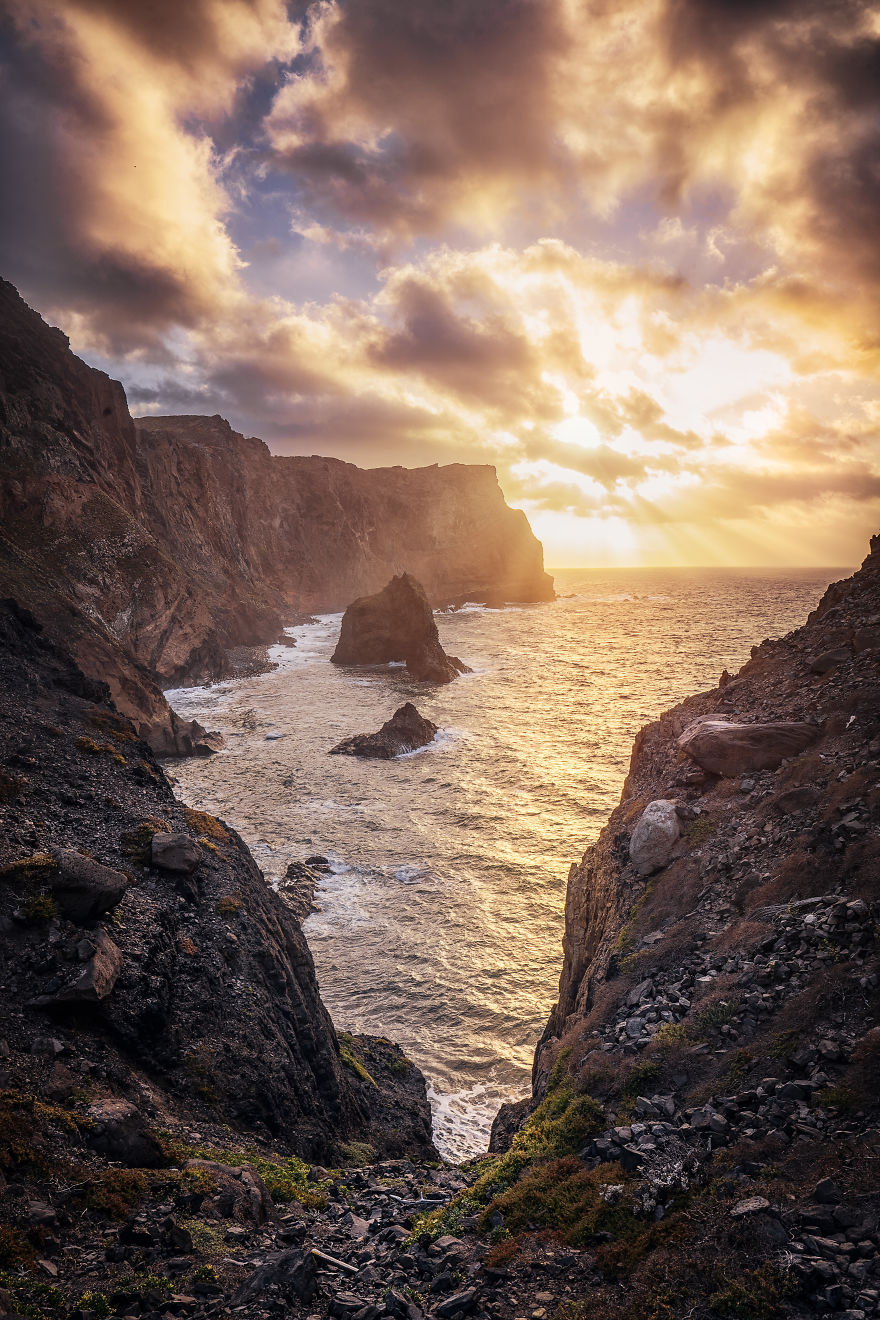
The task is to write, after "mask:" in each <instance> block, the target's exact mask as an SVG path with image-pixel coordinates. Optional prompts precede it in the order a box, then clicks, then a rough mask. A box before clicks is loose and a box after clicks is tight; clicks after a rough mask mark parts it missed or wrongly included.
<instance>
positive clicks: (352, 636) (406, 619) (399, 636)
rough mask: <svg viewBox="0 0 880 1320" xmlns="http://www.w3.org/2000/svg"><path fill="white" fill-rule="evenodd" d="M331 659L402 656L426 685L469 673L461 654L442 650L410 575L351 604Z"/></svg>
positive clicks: (351, 661)
mask: <svg viewBox="0 0 880 1320" xmlns="http://www.w3.org/2000/svg"><path fill="white" fill-rule="evenodd" d="M331 660H332V662H333V664H334V665H387V664H390V663H393V662H394V661H401V660H402V661H404V663H405V664H406V668H407V671H408V672H409V674H410V675H411V676H412V677H413V678H415V679H418V680H419V681H420V682H425V683H451V682H452V680H453V679H454V678H457V677H458V675H459V674H467V673H470V670H469V669H468V667H467V665H465V664H463V663H462V661H461V660H459V659H458V657H457V656H454V655H447V654H446V652H445V651H444V650H443V647H442V646H441V645H440V636H439V633H438V632H437V625H436V623H435V622H434V615H433V612H432V610H431V606H430V604H429V602H428V597H427V596H426V594H425V590H424V587H423V586H422V584H421V583H420V582H417V581H416V579H415V578H414V577H411V576H410V574H409V573H402V574H401V575H400V576H399V577H393V578H392V579H391V581H390V582H389V583H388V584H387V586H385V587H383V588H382V590H381V591H377V592H376V593H375V595H372V596H361V597H359V598H358V600H356V601H353V602H352V604H351V605H349V606H348V608H347V609H346V611H345V613H344V614H343V616H342V625H341V627H340V630H339V641H338V643H337V645H336V650H335V651H334V652H333V655H332V656H331ZM432 736H433V735H432Z"/></svg>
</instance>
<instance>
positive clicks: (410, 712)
mask: <svg viewBox="0 0 880 1320" xmlns="http://www.w3.org/2000/svg"><path fill="white" fill-rule="evenodd" d="M436 733H437V725H436V724H432V723H431V721H430V720H426V719H424V718H423V717H422V716H421V715H420V714H419V712H418V711H417V710H416V708H415V706H414V705H413V704H412V702H410V701H408V702H407V703H406V705H405V706H401V707H400V709H399V710H396V711H395V712H394V714H393V715H392V716H391V719H390V720H386V721H385V723H384V724H383V725H382V727H381V729H380V730H379V732H378V733H358V734H355V736H354V737H353V738H346V739H344V741H343V742H341V743H337V744H336V746H335V747H331V748H330V755H331V756H366V757H374V758H375V759H377V760H380V761H390V760H391V759H392V758H393V757H395V756H402V755H404V754H405V753H406V752H414V751H415V750H416V749H417V748H418V747H427V745H428V743H430V742H433V740H434V737H435V735H436Z"/></svg>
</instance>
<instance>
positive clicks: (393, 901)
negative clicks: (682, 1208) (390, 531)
mask: <svg viewBox="0 0 880 1320" xmlns="http://www.w3.org/2000/svg"><path fill="white" fill-rule="evenodd" d="M847 571H848V570H846V569H827V570H824V569H810V570H791V569H786V570H728V571H720V570H709V569H705V570H679V569H652V570H635V569H633V570H629V569H619V570H590V571H585V570H568V571H565V572H560V573H558V574H557V577H556V586H557V590H558V591H559V593H560V597H561V598H560V599H559V600H557V601H556V602H554V603H552V604H545V605H528V606H523V607H521V608H516V607H514V608H508V609H505V610H500V611H499V610H485V609H481V608H479V607H473V608H471V607H465V608H464V609H463V610H461V611H459V612H457V613H455V614H452V615H443V616H439V617H438V625H439V628H440V636H441V640H442V641H443V643H444V645H445V646H446V649H447V650H448V651H450V652H452V653H453V654H455V655H459V656H461V657H462V659H464V660H465V661H466V662H467V663H468V664H470V665H472V666H473V668H474V670H475V673H474V674H472V675H469V676H467V677H464V678H462V679H459V680H458V681H457V682H455V683H453V684H451V685H450V686H448V687H444V688H433V687H423V686H420V685H418V684H414V683H412V682H410V681H409V680H408V679H407V677H406V675H405V673H404V672H403V671H402V669H401V668H399V667H396V668H395V667H392V668H390V669H378V670H377V669H367V670H339V669H337V668H336V667H335V666H333V665H331V664H330V663H329V656H330V654H331V652H332V650H333V647H334V645H335V641H336V636H337V633H338V629H339V616H338V615H328V616H323V617H321V618H320V619H319V620H318V622H317V623H315V624H311V625H308V626H306V627H302V628H297V629H294V630H292V635H293V636H294V637H295V638H296V641H297V646H296V649H295V650H288V649H285V648H283V647H278V648H276V649H275V650H273V652H272V657H273V659H275V660H277V661H278V662H279V663H280V665H281V668H280V669H278V670H276V671H275V672H273V673H269V674H264V675H262V676H260V677H259V678H253V679H245V680H240V681H236V682H228V683H222V684H218V685H216V686H214V687H210V688H191V689H181V690H178V691H175V692H172V693H169V697H170V700H171V703H172V705H173V706H174V707H175V709H177V710H178V711H179V712H180V713H181V714H183V715H185V716H186V717H187V718H193V717H194V718H196V719H198V720H200V721H201V722H202V723H203V724H205V725H206V726H207V727H208V728H211V729H220V730H221V731H222V732H224V733H225V734H226V735H227V738H228V750H226V751H225V752H222V753H221V754H220V755H218V756H215V757H212V758H210V759H207V760H200V759H194V760H191V761H184V762H176V763H173V764H172V765H170V766H169V770H170V772H171V774H172V775H173V776H174V778H175V779H176V781H177V793H178V795H179V796H180V797H182V798H183V799H185V800H186V801H187V802H188V803H190V804H192V805H193V806H196V807H199V808H203V809H206V810H209V811H212V812H215V813H216V814H218V815H220V816H222V817H223V818H224V819H226V820H228V821H229V822H230V823H231V824H232V825H234V826H235V827H236V828H237V829H238V830H239V831H240V833H241V834H242V836H243V837H244V839H245V840H246V842H247V843H248V844H249V846H250V847H251V849H252V851H253V853H254V856H255V857H256V859H257V861H258V863H259V865H260V866H261V867H262V868H263V871H264V872H265V874H266V876H267V878H268V879H270V880H271V879H277V878H278V877H280V876H283V874H284V871H285V869H286V867H287V865H288V863H289V862H291V861H294V860H297V859H303V858H305V857H307V856H309V855H310V854H312V853H316V852H317V853H322V854H324V855H325V856H327V857H329V858H330V859H331V861H332V867H333V871H332V874H330V875H329V876H328V877H327V879H326V882H325V883H324V884H323V885H322V886H321V888H320V889H319V891H318V895H317V901H318V903H319V905H320V911H319V912H318V913H316V914H315V915H313V916H312V917H310V918H309V919H308V921H307V922H306V924H305V932H306V935H307V937H308V941H309V944H310V946H311V949H312V951H313V953H314V957H315V963H316V966H317V970H318V977H319V980H320V985H321V992H322V995H323V997H324V1000H325V1002H326V1003H327V1005H328V1007H329V1009H330V1012H331V1014H332V1016H333V1018H334V1021H335V1022H336V1024H337V1026H338V1027H340V1028H346V1029H350V1030H353V1031H356V1032H360V1031H363V1032H369V1033H371V1034H373V1035H384V1036H389V1037H391V1038H392V1039H394V1040H397V1041H399V1042H400V1044H401V1045H402V1046H403V1047H404V1049H405V1050H406V1051H407V1053H408V1054H409V1055H410V1056H411V1057H412V1058H413V1059H414V1060H415V1062H416V1063H418V1065H419V1066H420V1067H421V1068H422V1070H423V1071H424V1073H425V1075H426V1076H427V1078H428V1080H429V1084H430V1093H431V1099H432V1104H433V1106H434V1114H435V1132H436V1137H437V1140H438V1143H439V1145H440V1147H441V1149H442V1150H443V1151H444V1153H446V1154H447V1155H450V1156H456V1155H459V1156H461V1155H464V1154H471V1153H473V1152H475V1151H478V1150H481V1149H485V1145H486V1141H487V1137H488V1130H489V1126H490V1123H491V1120H492V1117H493V1115H494V1113H495V1111H496V1110H497V1108H498V1106H499V1104H501V1102H502V1101H504V1100H508V1099H512V1098H515V1097H518V1096H520V1095H522V1094H524V1093H525V1092H526V1091H527V1090H528V1085H529V1076H530V1069H531V1061H532V1053H533V1051H534V1047H535V1042H536V1040H537V1037H538V1036H539V1034H540V1032H541V1030H542V1028H543V1026H544V1022H545V1020H546V1017H547V1014H548V1011H549V1009H550V1007H551V1005H552V1003H553V1001H554V998H555V991H556V986H557V983H558V977H559V966H560V959H561V943H560V942H561V937H562V925H563V921H562V913H563V904H564V899H565V879H566V876H567V874H568V869H569V866H570V864H571V862H572V861H576V860H579V859H580V857H581V855H582V853H583V851H584V848H585V847H586V846H587V844H589V843H590V842H591V841H592V840H593V839H595V837H596V836H597V834H598V832H599V830H600V829H601V827H602V825H603V824H604V822H605V820H606V818H607V816H608V813H609V811H610V810H611V809H612V807H613V806H614V805H615V804H616V802H617V800H618V798H619V795H620V790H621V786H622V784H623V779H624V776H625V774H626V770H627V767H628V764H629V756H630V749H631V744H632V740H633V737H634V735H635V734H636V732H637V731H638V729H639V728H640V727H641V725H642V724H644V723H645V722H646V721H648V720H650V719H654V718H656V717H657V715H658V714H659V713H660V712H661V711H663V710H665V709H668V708H669V707H670V706H672V705H673V704H675V703H676V702H678V701H680V700H681V699H682V698H683V697H685V696H687V695H688V694H690V693H692V692H695V691H699V690H701V689H705V688H707V687H710V686H714V684H715V683H716V682H717V679H718V675H719V674H720V672H721V670H722V669H724V668H727V669H729V670H730V671H731V672H733V671H734V670H736V669H738V668H739V666H740V665H741V664H743V663H744V661H745V660H747V659H748V656H749V648H750V646H751V645H752V644H754V643H756V642H759V641H761V640H762V639H763V638H764V637H767V636H770V637H777V636H780V635H781V634H782V633H784V632H787V631H788V630H789V629H790V628H793V627H796V626H797V625H798V624H800V623H802V622H803V621H804V619H805V617H806V614H807V612H808V610H809V609H811V608H812V607H813V606H814V605H815V603H816V602H817V601H818V599H819V597H820V595H821V593H822V591H823V590H824V588H825V587H826V586H827V584H828V582H830V581H832V580H834V579H835V578H838V577H842V576H844V575H845V574H846V572H847ZM405 700H411V701H414V702H415V703H416V704H417V705H418V708H419V710H420V711H421V712H422V714H423V715H425V716H427V717H428V718H429V719H432V720H433V721H434V722H435V723H436V724H438V725H439V726H440V728H441V729H442V730H443V732H442V734H441V735H439V736H438V738H437V740H436V741H435V743H434V744H433V745H432V746H431V747H430V748H428V749H426V750H424V751H423V752H419V753H415V754H414V755H411V756H408V757H404V758H402V759H400V760H398V761H394V762H390V763H389V762H377V761H361V760H357V759H355V758H350V757H341V756H332V757H331V756H328V755H327V752H328V751H329V749H330V748H331V747H332V746H333V745H334V744H335V743H336V742H338V741H340V739H342V738H343V737H346V736H348V735H350V734H353V733H362V732H371V731H373V730H374V729H377V728H378V727H379V725H380V724H381V723H382V722H383V721H384V720H385V719H387V718H388V716H389V715H390V714H391V713H392V712H393V711H394V710H395V709H396V708H397V706H398V705H400V704H401V703H402V702H403V701H405ZM249 712H252V713H249ZM268 734H274V735H279V734H280V735H282V736H280V737H273V738H267V735H268Z"/></svg>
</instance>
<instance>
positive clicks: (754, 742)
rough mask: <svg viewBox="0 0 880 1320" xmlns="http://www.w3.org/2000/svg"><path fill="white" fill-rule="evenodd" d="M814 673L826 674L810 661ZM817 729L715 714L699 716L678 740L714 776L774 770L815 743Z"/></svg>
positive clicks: (792, 722) (801, 723)
mask: <svg viewBox="0 0 880 1320" xmlns="http://www.w3.org/2000/svg"><path fill="white" fill-rule="evenodd" d="M810 669H811V670H812V671H813V672H814V673H825V672H827V671H826V670H824V669H819V670H817V669H816V668H815V665H813V664H811V665H810ZM818 732H819V731H818V729H817V728H816V726H815V725H814V724H810V723H808V722H806V721H804V720H789V721H788V722H785V721H783V720H777V721H775V722H773V723H771V724H737V723H735V722H734V721H731V720H726V719H718V718H716V717H715V716H714V715H707V716H700V717H699V718H698V719H696V720H694V722H693V723H692V724H689V725H688V727H687V728H686V729H685V731H684V733H683V734H681V735H680V737H679V739H678V746H679V747H680V748H681V750H682V751H683V752H685V753H686V754H687V755H688V756H689V757H690V758H691V760H692V761H696V763H697V765H699V766H702V768H703V769H704V770H708V771H709V772H710V774H713V775H724V776H726V777H727V778H729V779H730V778H733V776H734V775H744V774H749V773H750V772H751V771H753V770H775V769H776V768H777V767H778V766H779V765H780V763H781V762H782V761H784V760H785V759H786V758H787V757H790V756H797V755H798V754H799V753H800V752H802V751H804V749H805V748H807V747H809V745H810V743H812V742H815V741H816V738H817V736H818Z"/></svg>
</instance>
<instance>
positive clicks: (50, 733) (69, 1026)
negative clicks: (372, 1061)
mask: <svg viewBox="0 0 880 1320" xmlns="http://www.w3.org/2000/svg"><path fill="white" fill-rule="evenodd" d="M77 674H78V671H77V670H76V667H75V666H74V665H73V663H72V662H71V661H70V659H69V657H67V656H65V655H64V653H63V652H61V651H59V649H58V648H57V647H56V646H54V645H53V644H52V643H51V642H50V641H48V640H47V639H46V637H45V635H44V634H43V633H42V632H41V631H40V629H39V626H38V625H37V624H36V623H35V621H34V620H33V619H30V618H28V617H27V616H26V615H23V614H22V613H21V612H20V611H18V610H16V609H14V608H10V607H8V606H5V607H4V606H3V605H2V604H0V764H3V765H6V766H9V767H12V768H13V769H12V771H5V772H4V777H3V778H2V779H0V816H2V828H0V940H2V945H3V960H4V967H5V969H6V971H7V973H8V974H6V975H4V978H3V984H2V985H0V1020H2V1021H3V1023H4V1031H3V1034H4V1037H7V1038H8V1041H9V1044H10V1045H11V1047H12V1051H13V1054H14V1055H15V1056H16V1057H18V1056H19V1055H21V1056H22V1057H24V1056H25V1055H26V1052H27V1050H28V1048H29V1044H30V1039H31V1037H32V1036H33V1035H34V1033H39V1032H40V1030H41V1029H42V1031H44V1032H46V1031H48V1032H51V1033H52V1034H53V1035H55V1036H57V1037H58V1038H59V1039H60V1040H61V1041H62V1043H64V1042H67V1045H66V1046H65V1047H66V1048H69V1049H74V1050H75V1052H76V1054H77V1056H78V1057H79V1058H80V1059H82V1060H86V1061H88V1064H89V1067H90V1068H91V1067H93V1066H94V1067H95V1068H96V1069H100V1070H101V1072H100V1075H101V1076H107V1077H108V1078H110V1079H113V1084H114V1085H116V1084H118V1085H119V1087H120V1088H121V1090H122V1091H123V1092H124V1093H126V1092H127V1091H128V1090H130V1089H131V1087H132V1085H133V1076H134V1075H135V1074H137V1075H139V1076H141V1077H148V1078H149V1079H150V1082H151V1085H153V1086H154V1087H155V1088H156V1092H155V1094H156V1095H157V1096H161V1097H162V1101H161V1103H162V1105H169V1106H170V1105H173V1104H177V1105H179V1106H181V1107H182V1108H183V1109H184V1110H185V1111H186V1112H188V1113H190V1114H191V1115H192V1117H191V1118H190V1120H189V1125H190V1126H192V1125H193V1124H194V1123H195V1122H196V1121H197V1119H196V1117H195V1116H196V1115H198V1114H200V1113H202V1112H203V1110H204V1107H205V1104H207V1111H208V1113H209V1114H213V1115H215V1116H216V1118H217V1119H218V1120H220V1119H221V1118H222V1121H224V1122H226V1123H229V1124H231V1125H232V1126H233V1127H236V1128H238V1129H239V1130H244V1131H250V1132H255V1133H259V1134H261V1135H263V1136H265V1135H267V1134H268V1133H271V1134H272V1135H273V1137H274V1138H275V1139H278V1140H283V1141H285V1142H286V1143H287V1144H288V1145H289V1146H290V1147H291V1148H293V1149H294V1150H297V1151H299V1152H300V1153H301V1154H303V1155H306V1156H312V1157H315V1156H317V1157H318V1158H322V1159H325V1158H329V1157H331V1156H332V1154H333V1152H334V1150H336V1149H338V1147H339V1144H340V1143H341V1142H344V1141H346V1140H349V1139H351V1138H354V1137H357V1138H360V1139H366V1140H368V1141H369V1142H370V1143H371V1144H372V1145H373V1146H374V1147H375V1148H376V1150H378V1151H383V1150H384V1151H387V1152H388V1153H393V1154H394V1155H398V1154H406V1153H409V1154H415V1155H424V1156H426V1157H427V1158H431V1157H432V1155H433V1154H434V1153H435V1152H434V1151H433V1146H432V1145H431V1137H430V1110H429V1106H428V1103H427V1098H426V1095H425V1086H424V1079H423V1078H421V1075H420V1074H419V1073H418V1072H417V1070H416V1069H415V1068H414V1067H412V1065H409V1064H407V1063H406V1062H405V1061H404V1060H403V1059H402V1056H400V1057H398V1056H399V1052H398V1056H395V1058H394V1059H392V1058H391V1055H386V1054H382V1056H381V1058H382V1059H385V1060H386V1062H387V1065H388V1066H387V1067H385V1066H384V1065H383V1064H382V1062H381V1059H380V1062H379V1063H378V1064H377V1065H376V1070H375V1071H374V1070H373V1068H370V1069H369V1071H370V1072H371V1074H372V1075H373V1077H374V1079H375V1082H376V1084H375V1085H374V1084H372V1083H369V1084H368V1083H366V1082H364V1081H363V1079H362V1078H361V1077H360V1076H358V1075H357V1074H356V1073H355V1072H353V1071H352V1070H351V1068H350V1067H349V1066H347V1065H346V1062H345V1060H344V1058H343V1057H342V1056H341V1054H340V1049H339V1045H338V1042H337V1038H336V1034H335V1032H334V1029H333V1025H332V1023H331V1021H330V1018H329V1016H328V1014H327V1011H326V1009H325V1008H324V1005H323V1004H322V1002H321V999H320V997H319V993H318V985H317V981H316V978H315V970H314V964H313V962H312V957H311V954H310V952H309V948H308V945H307V944H306V941H305V938H304V936H303V934H302V931H301V929H300V925H299V922H298V921H297V919H296V917H295V916H294V914H293V913H292V912H290V911H289V910H288V908H287V907H286V906H285V904H284V902H283V900H282V899H281V898H279V896H278V895H277V894H275V893H274V891H273V890H272V889H270V888H269V887H268V886H267V884H266V882H265V880H264V878H263V876H262V875H261V873H260V871H259V870H258V869H257V867H256V865H255V863H254V860H253V858H252V857H251V855H250V853H249V852H248V850H247V848H246V847H245V846H244V844H243V843H242V841H241V839H240V838H239V837H238V835H237V834H236V833H235V832H234V830H232V829H230V828H229V827H227V826H226V825H225V824H224V823H223V822H222V821H218V820H216V819H215V818H214V817H212V816H208V815H206V814H204V813H201V812H195V811H190V810H188V809H187V808H185V807H184V806H183V804H181V803H180V802H178V801H177V800H176V799H175V797H174V794H173V792H172V790H171V787H170V785H169V783H168V781H167V779H166V778H165V776H164V775H163V773H162V771H161V769H160V767H159V765H158V763H157V762H156V760H155V758H154V756H153V754H152V753H151V751H150V749H149V747H148V745H147V744H146V743H145V742H144V741H142V740H139V739H138V736H137V733H136V731H135V729H134V728H133V727H132V725H131V724H130V723H129V722H128V721H127V720H125V719H124V718H122V717H121V716H120V715H119V714H118V713H117V712H116V711H115V710H114V709H113V707H112V705H110V703H109V701H108V699H107V689H106V688H103V689H102V688H101V686H100V685H98V684H95V683H92V684H91V685H89V684H88V683H87V682H86V680H85V679H84V678H83V676H82V675H81V674H79V676H78V679H77ZM15 767H17V769H16V768H15ZM244 987H247V989H246V991H245V990H244ZM23 1005H27V1006H28V1012H29V1015H30V1016H29V1018H28V1019H25V1018H24V1017H23V1015H22V1012H21V1008H22V1006H23ZM74 1042H75V1043H74ZM386 1046H387V1042H385V1043H384V1044H381V1045H380V1046H377V1047H376V1048H380V1049H381V1050H385V1048H386ZM358 1048H362V1049H364V1050H368V1051H369V1050H373V1048H374V1047H373V1043H372V1042H371V1041H369V1040H366V1039H365V1040H364V1042H363V1044H362V1046H358ZM387 1048H388V1049H392V1048H393V1047H390V1046H388V1047H387ZM392 1064H393V1065H394V1066H393V1067H392V1066H391V1065H392ZM386 1074H387V1083H388V1086H387V1089H386V1088H385V1085H384V1083H385V1080H386ZM136 1090H138V1091H140V1083H138V1085H137V1088H136ZM172 1097H173V1098H174V1099H173V1100H172ZM108 1098H111V1097H108ZM112 1098H115V1099H121V1098H122V1097H120V1096H118V1095H117V1096H116V1097H112Z"/></svg>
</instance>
